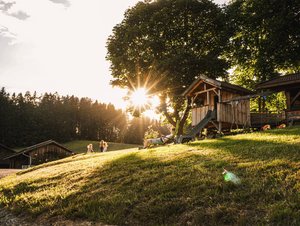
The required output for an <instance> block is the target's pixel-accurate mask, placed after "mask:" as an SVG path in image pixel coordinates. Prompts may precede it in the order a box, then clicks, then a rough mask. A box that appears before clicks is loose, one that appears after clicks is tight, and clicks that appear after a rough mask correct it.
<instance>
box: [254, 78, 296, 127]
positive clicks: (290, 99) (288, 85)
mask: <svg viewBox="0 0 300 226" xmlns="http://www.w3.org/2000/svg"><path fill="white" fill-rule="evenodd" d="M256 88H257V91H258V92H265V91H271V92H284V93H285V96H286V106H287V109H286V110H285V114H284V117H283V118H285V120H286V121H287V122H294V121H300V73H295V74H289V75H285V76H280V77H278V78H274V79H271V80H269V81H266V82H263V83H260V84H258V85H257V87H256Z"/></svg>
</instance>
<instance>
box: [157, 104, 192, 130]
mask: <svg viewBox="0 0 300 226" xmlns="http://www.w3.org/2000/svg"><path fill="white" fill-rule="evenodd" d="M161 101H162V103H163V104H162V112H163V114H164V115H165V117H166V119H167V120H168V122H169V123H170V124H171V125H172V126H173V127H174V128H175V135H177V136H178V135H182V134H183V128H184V124H185V122H186V119H187V117H188V115H189V112H190V110H191V98H187V106H186V108H185V110H184V113H183V115H182V117H181V118H180V117H179V112H178V109H174V111H175V113H174V115H175V120H174V119H173V118H172V116H171V115H170V113H169V112H168V111H167V107H166V106H167V105H166V103H165V101H166V99H162V100H161ZM176 116H177V117H176Z"/></svg>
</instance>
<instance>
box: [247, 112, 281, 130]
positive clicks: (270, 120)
mask: <svg viewBox="0 0 300 226" xmlns="http://www.w3.org/2000/svg"><path fill="white" fill-rule="evenodd" d="M250 115H251V125H252V126H254V127H255V126H263V125H266V124H270V125H278V124H280V123H281V122H283V121H284V120H285V112H281V113H272V112H251V113H250Z"/></svg>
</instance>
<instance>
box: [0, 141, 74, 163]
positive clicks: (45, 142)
mask: <svg viewBox="0 0 300 226" xmlns="http://www.w3.org/2000/svg"><path fill="white" fill-rule="evenodd" d="M49 144H55V145H57V146H59V147H60V148H62V149H64V150H65V151H67V152H70V153H73V152H72V151H71V150H69V149H67V148H66V147H64V146H62V145H61V144H59V143H57V142H56V141H54V140H47V141H44V142H42V143H38V144H35V145H32V146H30V147H27V148H25V149H23V150H21V151H20V152H18V153H16V154H14V155H10V156H8V157H6V158H4V159H9V158H12V157H15V156H17V155H22V154H26V153H28V152H30V151H32V150H34V149H37V148H40V147H43V146H45V145H49Z"/></svg>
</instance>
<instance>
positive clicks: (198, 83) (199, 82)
mask: <svg viewBox="0 0 300 226" xmlns="http://www.w3.org/2000/svg"><path fill="white" fill-rule="evenodd" d="M201 83H203V80H200V81H198V82H197V83H196V84H195V85H194V87H193V88H191V90H190V91H189V92H188V93H187V94H186V95H188V96H190V95H191V94H192V92H193V91H194V90H195V89H196V88H197V87H198V86H199V85H200V84H201Z"/></svg>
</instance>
